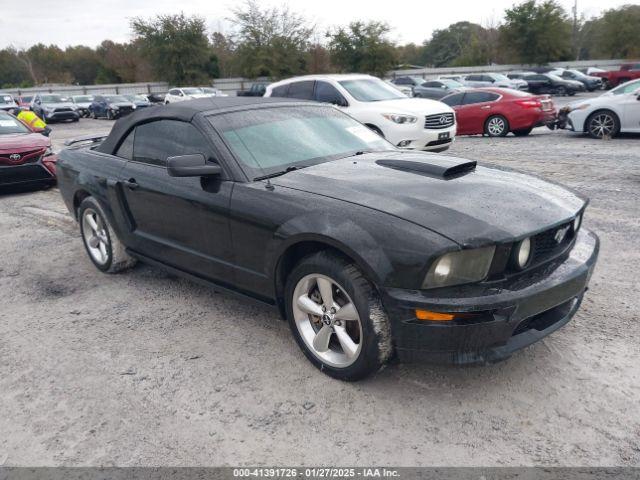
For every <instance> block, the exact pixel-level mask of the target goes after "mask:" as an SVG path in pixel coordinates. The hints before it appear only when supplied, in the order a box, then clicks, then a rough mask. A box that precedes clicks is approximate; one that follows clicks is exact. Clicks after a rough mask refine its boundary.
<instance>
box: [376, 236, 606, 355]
mask: <svg viewBox="0 0 640 480" xmlns="http://www.w3.org/2000/svg"><path fill="white" fill-rule="evenodd" d="M598 250H599V240H598V237H597V236H596V235H595V234H594V233H592V232H589V231H586V230H584V229H583V230H581V231H580V233H579V234H578V238H577V239H576V243H575V245H574V247H573V249H572V250H571V252H570V254H569V255H568V256H567V257H566V258H565V259H564V260H563V261H562V262H561V263H559V264H551V265H549V266H546V267H544V268H542V269H538V270H536V271H535V272H533V273H530V274H523V275H522V276H521V277H520V278H517V279H512V280H511V281H503V282H502V283H500V284H495V283H494V284H491V283H488V284H484V285H482V284H472V285H463V286H459V287H451V288H445V289H437V290H432V291H424V290H404V289H396V288H387V289H383V291H382V299H383V304H384V306H385V309H386V311H387V314H388V315H389V318H390V320H391V325H392V332H393V337H394V341H395V347H396V352H397V355H398V358H399V359H400V360H401V361H416V360H427V361H434V362H439V363H456V364H468V363H492V362H496V361H499V360H503V359H506V358H508V357H509V356H511V354H513V353H514V352H515V351H517V350H520V349H522V348H524V347H526V346H527V345H531V344H532V343H535V342H537V341H538V340H540V339H541V338H543V337H545V336H546V335H549V334H550V333H552V332H554V331H555V330H557V329H559V328H560V327H562V326H563V325H565V324H566V323H568V322H569V320H570V319H571V318H572V317H573V315H574V314H575V312H576V311H577V310H578V307H579V306H580V302H581V301H582V297H583V295H584V292H585V291H586V289H587V285H588V283H589V280H590V278H591V274H592V273H593V269H594V266H595V263H596V260H597V257H598ZM505 282H508V283H506V284H505ZM415 309H425V310H431V311H436V312H461V313H476V314H477V313H479V312H482V315H480V316H479V317H477V318H478V320H453V321H450V322H429V321H420V320H417V319H416V317H415Z"/></svg>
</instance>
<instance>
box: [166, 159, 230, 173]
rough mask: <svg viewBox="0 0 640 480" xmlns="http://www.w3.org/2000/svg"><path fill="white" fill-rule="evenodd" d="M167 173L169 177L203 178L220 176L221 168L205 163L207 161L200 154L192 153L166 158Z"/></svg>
mask: <svg viewBox="0 0 640 480" xmlns="http://www.w3.org/2000/svg"><path fill="white" fill-rule="evenodd" d="M167 172H168V173H169V176H171V177H203V176H208V175H220V174H221V173H222V167H221V166H220V165H217V164H215V163H211V162H207V159H206V158H205V157H204V155H202V154H201V153H193V154H190V155H178V156H176V157H169V158H167Z"/></svg>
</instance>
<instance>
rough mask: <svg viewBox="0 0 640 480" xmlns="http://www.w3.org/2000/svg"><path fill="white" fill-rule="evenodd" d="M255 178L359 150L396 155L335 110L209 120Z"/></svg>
mask: <svg viewBox="0 0 640 480" xmlns="http://www.w3.org/2000/svg"><path fill="white" fill-rule="evenodd" d="M209 121H210V122H211V124H212V125H213V126H214V127H215V128H216V130H218V131H219V132H220V133H221V134H222V137H223V138H224V140H225V141H226V142H227V144H228V145H229V147H230V148H231V150H232V151H233V153H234V154H235V156H236V158H237V159H238V161H239V162H240V164H241V166H242V168H243V170H245V172H246V173H247V176H249V178H254V179H255V178H256V177H261V176H264V175H270V174H273V173H277V172H281V171H285V170H286V169H287V168H291V167H297V168H301V167H304V166H309V165H315V164H318V163H323V162H328V161H330V160H335V159H337V158H341V157H345V156H348V155H353V154H355V153H356V152H359V151H383V150H394V149H395V147H393V145H391V144H390V143H388V142H387V141H386V140H384V139H383V138H381V137H380V136H378V134H376V133H375V132H373V131H371V130H369V129H368V128H367V127H365V126H364V125H362V124H360V123H358V122H356V121H355V120H354V119H352V118H351V117H349V116H347V115H345V114H344V113H342V112H340V111H339V110H337V109H335V108H333V107H325V106H308V107H307V106H305V107H300V106H296V107H275V108H263V109H256V110H252V111H249V112H233V113H226V114H222V115H214V116H211V117H209Z"/></svg>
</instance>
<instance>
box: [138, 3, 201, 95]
mask: <svg viewBox="0 0 640 480" xmlns="http://www.w3.org/2000/svg"><path fill="white" fill-rule="evenodd" d="M131 28H132V29H133V33H134V35H135V39H136V41H137V44H139V46H140V47H141V50H142V53H143V54H144V56H145V57H146V58H148V60H149V62H150V64H151V67H152V68H153V72H154V74H155V75H156V77H157V78H161V79H164V80H166V81H168V82H169V83H172V84H175V85H178V84H179V85H194V84H201V83H206V82H207V81H208V79H209V76H210V73H211V55H212V50H211V46H210V44H209V40H208V37H207V29H206V26H205V21H204V19H203V18H200V17H187V16H186V15H185V14H184V13H180V14H177V15H158V16H156V17H155V18H153V19H150V20H144V19H142V18H134V19H133V20H132V21H131Z"/></svg>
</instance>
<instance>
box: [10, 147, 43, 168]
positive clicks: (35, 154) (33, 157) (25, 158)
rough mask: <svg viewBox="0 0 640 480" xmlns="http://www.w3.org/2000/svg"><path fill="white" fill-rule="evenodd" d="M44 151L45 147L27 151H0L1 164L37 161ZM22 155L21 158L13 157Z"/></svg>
mask: <svg viewBox="0 0 640 480" xmlns="http://www.w3.org/2000/svg"><path fill="white" fill-rule="evenodd" d="M43 153H44V149H42V148H39V149H37V150H29V151H26V152H11V153H0V165H22V164H24V163H34V162H37V161H38V159H39V158H40V156H41V155H42V154H43ZM16 154H17V155H20V158H13V159H12V158H11V156H12V155H16Z"/></svg>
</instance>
